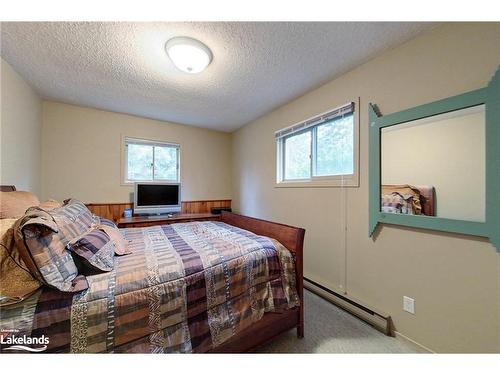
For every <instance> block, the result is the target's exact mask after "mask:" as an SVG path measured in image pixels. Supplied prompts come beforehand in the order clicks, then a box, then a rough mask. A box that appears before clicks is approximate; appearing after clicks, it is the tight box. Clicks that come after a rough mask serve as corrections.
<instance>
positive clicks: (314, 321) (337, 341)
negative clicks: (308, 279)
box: [258, 290, 415, 353]
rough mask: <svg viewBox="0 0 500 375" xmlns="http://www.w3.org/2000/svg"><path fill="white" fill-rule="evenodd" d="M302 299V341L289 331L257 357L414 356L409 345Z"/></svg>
mask: <svg viewBox="0 0 500 375" xmlns="http://www.w3.org/2000/svg"><path fill="white" fill-rule="evenodd" d="M304 298H305V304H304V322H305V337H304V338H303V339H298V338H297V334H296V331H295V330H291V331H289V332H286V333H284V334H283V335H281V336H280V337H279V338H277V339H276V340H275V341H273V342H272V343H270V344H268V345H266V346H263V347H262V348H261V349H260V350H259V351H258V352H259V353H415V350H414V349H413V348H412V347H411V346H410V345H409V344H407V343H405V342H402V341H400V340H397V339H395V338H394V337H389V336H386V335H384V334H383V333H381V332H379V331H377V330H376V329H374V328H373V327H371V326H370V325H368V324H367V323H365V322H363V321H362V320H360V319H358V318H356V317H355V316H353V315H351V314H349V313H348V312H346V311H344V310H342V309H340V308H338V307H337V306H335V305H333V304H332V303H330V302H328V301H326V300H324V299H323V298H321V297H318V296H317V295H315V294H313V293H311V292H309V291H307V290H306V291H305V294H304Z"/></svg>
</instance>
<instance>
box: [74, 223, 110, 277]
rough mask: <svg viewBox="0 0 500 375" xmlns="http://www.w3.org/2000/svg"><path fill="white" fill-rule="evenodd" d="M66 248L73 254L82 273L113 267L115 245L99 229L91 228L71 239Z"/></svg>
mask: <svg viewBox="0 0 500 375" xmlns="http://www.w3.org/2000/svg"><path fill="white" fill-rule="evenodd" d="M67 248H68V250H69V251H71V253H72V254H73V255H74V257H73V258H74V259H75V263H76V265H77V268H78V269H79V270H80V272H81V273H82V274H84V275H92V274H95V273H99V272H108V271H111V270H112V269H113V265H114V256H115V245H114V243H113V241H111V239H110V238H109V236H108V235H107V234H106V232H105V231H103V230H101V229H92V230H91V231H90V232H88V233H86V234H84V235H83V236H81V237H79V238H76V239H75V240H73V241H71V242H70V243H69V244H68V246H67Z"/></svg>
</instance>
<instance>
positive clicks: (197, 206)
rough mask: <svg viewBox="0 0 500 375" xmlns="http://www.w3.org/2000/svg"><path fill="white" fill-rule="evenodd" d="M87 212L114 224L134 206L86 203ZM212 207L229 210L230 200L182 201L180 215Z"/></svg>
mask: <svg viewBox="0 0 500 375" xmlns="http://www.w3.org/2000/svg"><path fill="white" fill-rule="evenodd" d="M86 206H87V207H88V208H89V210H90V211H91V212H92V213H93V214H95V215H97V216H100V217H104V218H106V219H109V220H113V221H114V222H115V223H116V222H118V220H119V219H120V218H121V217H123V211H124V210H125V209H126V208H133V206H134V204H133V203H131V202H126V203H87V204H86ZM214 207H229V208H231V199H211V200H206V201H204V200H199V201H182V205H181V213H183V214H205V213H209V212H211V210H212V208H214Z"/></svg>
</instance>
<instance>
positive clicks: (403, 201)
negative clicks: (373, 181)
mask: <svg viewBox="0 0 500 375" xmlns="http://www.w3.org/2000/svg"><path fill="white" fill-rule="evenodd" d="M435 207H436V192H435V189H434V187H433V186H414V185H408V184H401V185H382V186H381V203H380V208H381V211H382V212H387V213H398V214H408V215H425V216H435V211H436V210H435Z"/></svg>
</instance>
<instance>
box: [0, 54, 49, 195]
mask: <svg viewBox="0 0 500 375" xmlns="http://www.w3.org/2000/svg"><path fill="white" fill-rule="evenodd" d="M0 60H1V66H2V67H1V76H0V81H1V103H2V104H1V114H0V118H1V122H0V124H1V125H0V127H1V131H0V134H1V135H0V138H1V139H0V147H1V152H0V159H1V160H0V169H1V176H0V180H1V181H0V184H3V185H16V188H17V189H18V190H27V191H32V192H34V193H36V194H39V193H40V135H41V128H42V102H41V100H40V98H39V96H38V95H37V94H36V93H35V91H33V89H32V88H31V87H30V86H28V84H27V83H26V82H25V81H24V80H23V79H22V78H21V77H20V76H19V75H18V74H17V73H16V72H15V71H14V70H13V69H12V67H11V66H10V65H9V64H8V63H7V62H6V61H4V60H3V59H0Z"/></svg>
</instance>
